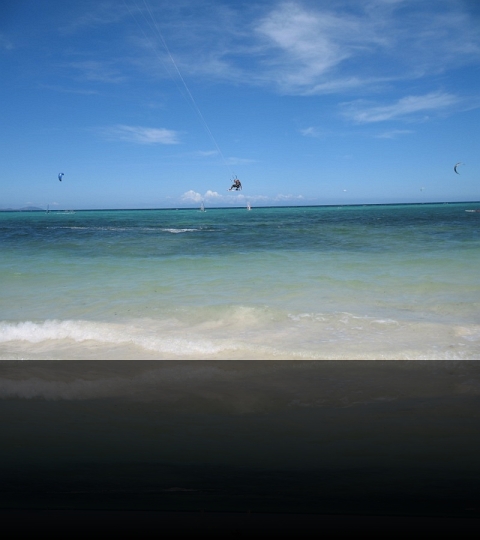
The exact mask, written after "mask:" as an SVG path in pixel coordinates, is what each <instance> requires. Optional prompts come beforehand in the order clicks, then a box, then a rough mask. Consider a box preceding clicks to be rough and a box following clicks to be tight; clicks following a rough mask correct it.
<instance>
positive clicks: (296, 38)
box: [132, 0, 480, 95]
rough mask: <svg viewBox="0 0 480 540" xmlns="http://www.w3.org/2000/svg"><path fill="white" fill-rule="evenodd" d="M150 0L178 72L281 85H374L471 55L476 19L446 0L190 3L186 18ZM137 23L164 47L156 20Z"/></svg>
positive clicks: (478, 49) (479, 46)
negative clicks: (198, 5)
mask: <svg viewBox="0 0 480 540" xmlns="http://www.w3.org/2000/svg"><path fill="white" fill-rule="evenodd" d="M133 5H134V4H132V6H133ZM135 5H136V4H135ZM159 6H160V4H159ZM159 6H158V9H159V10H160V9H161V13H162V17H161V18H160V17H158V19H157V22H159V21H160V22H161V24H159V25H158V27H159V28H162V31H163V32H164V33H165V37H166V39H167V41H168V43H170V44H171V49H172V53H173V56H174V57H175V59H176V61H177V64H178V66H179V68H180V70H182V71H183V72H184V73H185V72H187V73H189V75H197V76H208V77H209V79H210V80H218V79H223V80H229V81H231V82H234V83H235V84H249V85H251V84H253V85H267V86H270V87H272V86H274V87H275V88H276V89H277V90H279V91H281V92H282V93H289V94H299V95H312V94H331V93H344V92H348V91H351V90H352V89H355V90H358V89H375V90H376V89H381V88H382V87H383V86H385V85H390V84H391V83H392V82H393V81H397V82H398V81H400V80H411V79H418V78H422V77H426V76H428V75H432V74H438V73H441V72H443V71H445V70H447V69H450V68H457V67H458V66H459V65H465V64H466V63H468V62H477V61H478V60H479V59H480V35H479V33H478V27H477V26H476V25H475V21H474V20H473V19H472V17H471V16H469V14H468V13H467V11H466V10H465V9H464V8H463V4H462V2H456V1H452V0H436V3H435V7H434V8H433V7H432V5H431V3H425V2H418V1H416V0H415V1H414V0H368V1H365V2H352V1H351V0H338V1H336V2H308V1H297V0H290V1H285V2H279V3H277V2H271V3H270V2H265V3H259V4H255V6H250V7H249V8H248V9H246V8H245V6H242V8H241V9H240V7H239V8H235V6H234V5H233V4H231V5H228V6H226V5H225V4H224V3H215V2H213V3H209V4H208V5H207V6H206V7H205V9H203V8H202V9H203V11H202V12H201V11H199V10H197V8H195V7H192V6H190V9H192V10H194V11H195V17H191V18H190V19H189V21H187V22H185V21H184V20H182V21H181V22H180V19H179V17H180V16H181V9H180V8H178V10H176V9H175V8H173V7H172V8H167V7H166V4H165V5H164V4H162V7H161V8H160V7H159ZM198 9H199V8H198ZM153 11H154V12H155V10H153ZM400 11H401V12H400ZM143 30H144V31H145V35H146V36H148V39H147V40H145V42H144V43H143V47H146V43H148V48H149V50H150V52H151V49H152V40H153V41H154V42H155V43H156V44H157V45H156V47H157V50H158V51H159V53H160V55H162V57H163V55H164V52H165V51H164V50H163V48H162V45H161V40H160V39H159V36H158V35H157V34H156V33H155V31H152V30H155V27H152V28H151V27H149V26H148V25H147V24H146V23H145V28H144V29H143ZM192 51H194V52H193V53H192ZM156 62H157V63H158V57H157V58H156Z"/></svg>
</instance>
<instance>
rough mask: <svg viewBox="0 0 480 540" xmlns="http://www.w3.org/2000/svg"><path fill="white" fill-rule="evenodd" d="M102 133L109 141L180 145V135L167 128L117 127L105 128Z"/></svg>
mask: <svg viewBox="0 0 480 540" xmlns="http://www.w3.org/2000/svg"><path fill="white" fill-rule="evenodd" d="M100 133H101V134H102V135H103V136H104V137H105V138H107V139H109V140H118V141H128V142H133V143H137V144H179V134H178V132H176V131H173V130H170V129H165V128H151V127H143V126H125V125H121V124H120V125H116V126H111V127H108V128H103V129H101V130H100Z"/></svg>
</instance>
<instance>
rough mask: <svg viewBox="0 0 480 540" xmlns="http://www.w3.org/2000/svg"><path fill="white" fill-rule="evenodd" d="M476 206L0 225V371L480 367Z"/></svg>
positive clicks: (16, 215) (31, 219) (90, 215)
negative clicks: (325, 362) (115, 363)
mask: <svg viewBox="0 0 480 540" xmlns="http://www.w3.org/2000/svg"><path fill="white" fill-rule="evenodd" d="M474 207H475V205H474V204H473V205H472V204H471V203H470V204H448V205H446V204H432V205H387V206H347V207H295V208H253V209H252V211H250V212H249V211H246V209H244V208H239V209H210V208H207V211H206V212H200V211H198V210H125V211H77V212H76V213H75V214H66V213H61V212H50V213H49V214H46V213H42V212H3V213H0V247H1V253H2V256H1V259H0V313H1V322H0V359H21V358H22V359H58V358H69V359H88V358H92V359H113V358H118V359H135V358H145V359H154V358H157V359H168V358H172V359H175V358H177V359H218V358H223V359H255V358H258V359H342V358H358V359H479V358H480V309H479V308H480V287H479V284H480V283H479V281H480V280H479V277H478V268H479V263H480V232H479V225H480V221H479V220H480V213H472V212H466V211H465V210H468V209H472V208H474Z"/></svg>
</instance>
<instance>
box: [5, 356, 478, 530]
mask: <svg viewBox="0 0 480 540" xmlns="http://www.w3.org/2000/svg"><path fill="white" fill-rule="evenodd" d="M0 419H1V431H2V442H1V445H0V475H1V483H0V520H1V521H0V522H1V523H2V524H3V526H4V527H6V528H14V530H16V531H18V532H21V531H39V530H49V531H52V532H54V531H60V532H62V531H63V532H65V533H69V532H71V531H73V530H84V531H89V530H92V527H94V528H95V529H96V530H97V529H102V530H103V529H105V530H109V531H113V530H117V531H119V532H121V531H125V530H132V531H135V530H137V531H145V532H149V531H157V532H158V531H161V530H169V531H172V532H175V531H182V530H186V529H192V530H193V529H207V530H211V531H214V530H217V531H222V530H245V531H249V530H263V529H265V530H266V529H270V530H278V531H279V532H281V531H294V530H298V531H305V532H308V531H314V532H315V531H316V532H322V531H328V532H335V531H338V532H341V531H352V532H353V531H359V530H373V529H375V530H379V531H388V530H391V531H404V532H408V531H427V530H428V531H438V532H441V531H451V532H462V531H474V530H477V529H478V527H479V522H480V488H479V486H480V460H479V458H478V456H479V455H480V429H479V426H480V366H479V365H478V363H477V362H232V361H230V362H24V363H23V362H2V363H0Z"/></svg>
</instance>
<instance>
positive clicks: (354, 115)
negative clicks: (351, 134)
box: [343, 92, 459, 123]
mask: <svg viewBox="0 0 480 540" xmlns="http://www.w3.org/2000/svg"><path fill="white" fill-rule="evenodd" d="M458 102H459V98H458V97H457V96H455V95H453V94H449V93H446V92H431V93H429V94H425V95H423V96H406V97H404V98H402V99H399V100H398V101H397V102H396V103H392V104H390V105H370V104H368V103H365V102H364V101H354V102H351V103H345V104H343V105H344V108H345V111H344V114H345V116H346V117H347V118H349V119H351V120H353V121H355V122H358V123H371V122H385V121H387V120H393V119H398V118H404V119H414V118H415V117H416V118H418V115H419V114H420V113H426V112H432V111H439V110H445V109H447V108H449V107H451V106H453V105H456V104H457V103H458Z"/></svg>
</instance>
